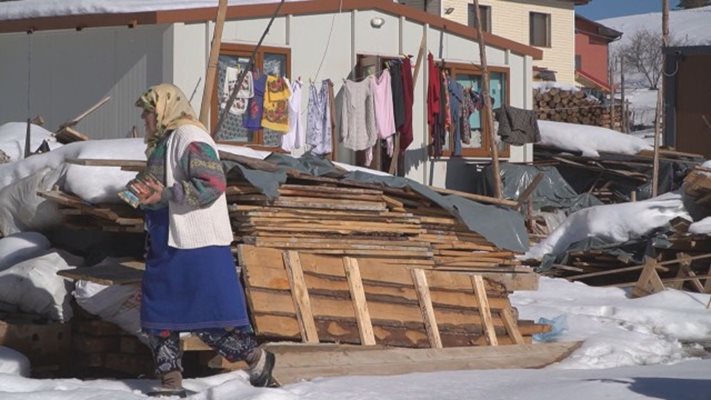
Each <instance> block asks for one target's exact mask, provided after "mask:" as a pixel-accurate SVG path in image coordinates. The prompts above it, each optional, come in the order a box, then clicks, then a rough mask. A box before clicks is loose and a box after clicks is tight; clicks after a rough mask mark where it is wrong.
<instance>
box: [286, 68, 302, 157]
mask: <svg viewBox="0 0 711 400" xmlns="http://www.w3.org/2000/svg"><path fill="white" fill-rule="evenodd" d="M284 79H286V78H284ZM290 86H291V96H290V97H289V131H288V132H287V133H286V135H284V136H282V138H281V148H282V150H284V151H289V152H290V151H291V150H293V149H298V148H301V141H302V140H303V139H302V138H303V137H304V124H303V122H301V86H302V83H301V81H300V80H296V81H294V82H291V85H290Z"/></svg>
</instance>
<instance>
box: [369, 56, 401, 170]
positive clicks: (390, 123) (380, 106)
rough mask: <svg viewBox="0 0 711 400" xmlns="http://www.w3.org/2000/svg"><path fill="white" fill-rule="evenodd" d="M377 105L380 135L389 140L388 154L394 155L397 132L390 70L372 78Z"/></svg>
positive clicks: (376, 116)
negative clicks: (394, 137)
mask: <svg viewBox="0 0 711 400" xmlns="http://www.w3.org/2000/svg"><path fill="white" fill-rule="evenodd" d="M370 90H371V91H372V92H373V104H374V107H375V126H376V128H377V132H378V137H379V138H380V139H385V140H386V141H387V147H388V156H390V157H392V156H393V135H394V134H395V115H394V110H393V93H392V87H391V85H390V72H389V71H388V70H387V69H385V70H384V71H383V72H382V73H381V74H380V77H378V78H372V79H370Z"/></svg>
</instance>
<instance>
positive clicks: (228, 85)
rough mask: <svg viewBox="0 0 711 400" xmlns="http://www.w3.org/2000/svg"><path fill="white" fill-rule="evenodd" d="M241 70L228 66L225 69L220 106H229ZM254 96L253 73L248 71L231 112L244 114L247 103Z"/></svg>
mask: <svg viewBox="0 0 711 400" xmlns="http://www.w3.org/2000/svg"><path fill="white" fill-rule="evenodd" d="M239 73H240V70H239V69H238V68H233V67H227V68H226V69H225V83H224V85H223V86H222V93H221V96H220V108H222V109H224V108H225V106H227V101H228V100H229V99H230V95H232V91H233V90H234V88H235V85H236V84H237V79H238V78H239ZM252 97H254V80H253V78H252V73H251V72H250V71H247V73H246V74H245V75H244V80H242V86H241V87H240V88H239V91H238V92H237V96H236V97H235V101H234V102H233V103H232V107H230V110H229V113H230V114H234V115H242V114H244V113H245V112H246V111H247V103H248V102H249V99H251V98H252Z"/></svg>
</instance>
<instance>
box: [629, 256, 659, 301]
mask: <svg viewBox="0 0 711 400" xmlns="http://www.w3.org/2000/svg"><path fill="white" fill-rule="evenodd" d="M656 266H657V260H655V259H654V258H652V257H645V263H644V268H643V269H642V273H641V274H640V276H639V280H637V283H636V284H635V285H634V287H633V288H632V291H631V294H632V296H633V297H643V296H646V295H649V294H653V293H657V292H661V291H663V290H664V283H663V282H662V280H661V278H660V277H659V274H657V269H656V268H655V267H656Z"/></svg>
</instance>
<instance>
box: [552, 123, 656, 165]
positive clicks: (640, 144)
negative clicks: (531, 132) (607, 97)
mask: <svg viewBox="0 0 711 400" xmlns="http://www.w3.org/2000/svg"><path fill="white" fill-rule="evenodd" d="M538 127H539V128H540V130H541V141H540V142H539V143H540V144H544V145H548V146H553V147H555V148H557V149H561V150H569V151H580V152H582V153H583V155H584V156H587V157H599V156H600V154H599V153H598V152H600V151H603V152H609V153H618V154H637V153H639V152H640V151H641V150H652V147H651V146H650V145H649V144H648V143H647V142H646V141H645V140H643V139H640V138H638V137H635V136H632V135H627V134H623V133H620V132H617V131H613V130H612V129H607V128H601V127H597V126H590V125H578V124H570V123H567V122H554V121H538Z"/></svg>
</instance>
